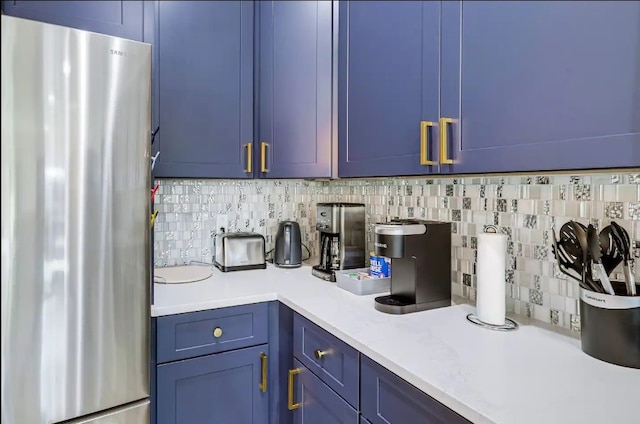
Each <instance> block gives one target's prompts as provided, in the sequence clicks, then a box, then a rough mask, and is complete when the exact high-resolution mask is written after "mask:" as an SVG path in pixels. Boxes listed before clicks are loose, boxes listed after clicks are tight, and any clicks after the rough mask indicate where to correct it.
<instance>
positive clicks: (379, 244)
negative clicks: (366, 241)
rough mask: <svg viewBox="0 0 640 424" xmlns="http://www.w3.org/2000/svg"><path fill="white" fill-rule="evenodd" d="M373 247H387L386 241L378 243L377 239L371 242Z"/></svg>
mask: <svg viewBox="0 0 640 424" xmlns="http://www.w3.org/2000/svg"><path fill="white" fill-rule="evenodd" d="M373 245H374V246H375V247H381V248H383V249H386V248H387V243H378V242H377V241H376V242H374V243H373Z"/></svg>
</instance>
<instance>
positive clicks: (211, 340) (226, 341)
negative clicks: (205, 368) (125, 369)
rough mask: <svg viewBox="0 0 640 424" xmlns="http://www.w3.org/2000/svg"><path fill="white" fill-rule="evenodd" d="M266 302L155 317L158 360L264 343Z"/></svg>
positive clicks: (185, 357)
mask: <svg viewBox="0 0 640 424" xmlns="http://www.w3.org/2000/svg"><path fill="white" fill-rule="evenodd" d="M268 326H269V318H268V313H267V304H266V303H257V304H252V305H242V306H234V307H230V308H221V309H214V310H210V311H201V312H192V313H188V314H179V315H171V316H166V317H160V318H158V327H157V331H158V335H157V355H158V363H159V364H161V363H165V362H170V361H176V360H179V359H187V358H193V357H196V356H202V355H208V354H210V353H217V352H223V351H227V350H231V349H238V348H242V347H248V346H255V345H258V344H262V343H267V338H268V332H269V328H268Z"/></svg>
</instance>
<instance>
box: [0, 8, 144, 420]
mask: <svg viewBox="0 0 640 424" xmlns="http://www.w3.org/2000/svg"><path fill="white" fill-rule="evenodd" d="M150 75H151V47H150V46H149V45H147V44H143V43H137V42H133V41H128V40H123V39H118V38H114V37H109V36H104V35H99V34H93V33H89V32H85V31H79V30H74V29H69V28H63V27H59V26H55V25H49V24H43V23H39V22H34V21H29V20H24V19H19V18H13V17H8V16H2V86H1V95H2V167H1V172H2V184H1V185H2V422H3V423H5V424H43V423H56V422H60V421H64V420H73V419H79V420H80V422H85V421H86V419H89V417H91V418H96V417H98V418H99V416H96V417H94V416H93V415H91V414H100V413H101V412H104V413H108V414H110V415H108V417H109V418H104V417H103V419H101V420H96V421H95V422H96V423H97V422H105V423H106V422H109V423H118V424H119V423H122V424H124V423H127V424H129V423H136V424H138V423H141V422H144V421H142V420H141V419H143V418H142V417H145V416H146V415H145V414H146V412H143V410H144V408H142V409H137V411H139V412H134V411H133V410H132V409H131V408H132V407H133V406H134V405H132V402H136V401H140V400H145V399H148V397H149V307H150V306H149V304H150V302H149V294H150V286H149V285H150V260H149V259H150V258H149V240H150V238H149V188H150V171H149V162H150V127H151V122H150V117H151V101H150ZM135 409H136V408H134V410H135ZM107 410H108V411H107ZM119 413H120V414H121V415H118V414H119ZM82 417H86V419H85V421H82V419H84V418H82ZM105 417H106V416H105ZM147 422H148V421H147Z"/></svg>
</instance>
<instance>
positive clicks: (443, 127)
mask: <svg viewBox="0 0 640 424" xmlns="http://www.w3.org/2000/svg"><path fill="white" fill-rule="evenodd" d="M449 124H453V119H451V118H440V163H441V164H445V165H451V164H453V159H449V157H448V156H449V155H448V154H447V143H448V141H449V136H448V135H447V130H448V127H449Z"/></svg>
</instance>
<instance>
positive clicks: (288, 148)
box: [254, 1, 332, 178]
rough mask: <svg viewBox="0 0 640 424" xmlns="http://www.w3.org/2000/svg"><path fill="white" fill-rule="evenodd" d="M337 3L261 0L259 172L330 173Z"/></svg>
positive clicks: (300, 175) (278, 174) (317, 175)
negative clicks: (333, 13)
mask: <svg viewBox="0 0 640 424" xmlns="http://www.w3.org/2000/svg"><path fill="white" fill-rule="evenodd" d="M331 3H332V2H328V1H269V2H256V8H258V11H257V13H258V14H259V20H258V24H259V38H258V39H259V47H258V50H259V92H258V94H259V95H258V99H257V101H258V110H259V113H258V123H257V128H258V138H257V139H256V144H255V154H254V158H255V164H256V166H255V175H257V176H261V177H269V178H321V177H330V176H331V154H332V150H331V148H332V122H331V119H332V116H331V107H332V103H331V90H332V82H331V75H332V47H331V46H332V31H331V25H332V10H331V9H332V4H331Z"/></svg>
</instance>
